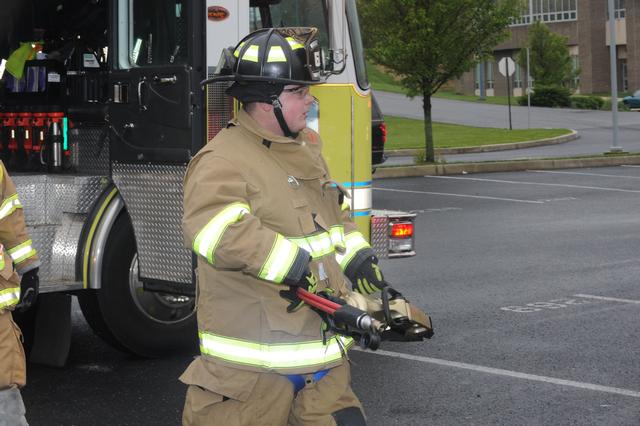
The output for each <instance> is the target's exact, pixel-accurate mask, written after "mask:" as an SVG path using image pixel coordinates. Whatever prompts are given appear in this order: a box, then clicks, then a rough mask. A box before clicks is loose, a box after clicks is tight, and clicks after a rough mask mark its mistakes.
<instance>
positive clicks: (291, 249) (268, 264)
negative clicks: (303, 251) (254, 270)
mask: <svg viewBox="0 0 640 426" xmlns="http://www.w3.org/2000/svg"><path fill="white" fill-rule="evenodd" d="M299 250H300V249H299V248H298V246H297V245H296V244H294V243H292V242H291V241H289V240H287V239H286V238H284V237H283V236H282V235H280V234H277V235H276V240H275V241H274V243H273V247H272V248H271V253H269V256H268V257H267V260H266V261H265V262H264V265H263V266H262V269H261V270H260V273H258V277H260V278H262V279H265V280H267V281H272V282H276V283H281V282H282V280H284V277H286V276H287V273H289V270H290V269H291V266H292V265H293V262H294V261H295V260H296V256H297V255H298V251H299Z"/></svg>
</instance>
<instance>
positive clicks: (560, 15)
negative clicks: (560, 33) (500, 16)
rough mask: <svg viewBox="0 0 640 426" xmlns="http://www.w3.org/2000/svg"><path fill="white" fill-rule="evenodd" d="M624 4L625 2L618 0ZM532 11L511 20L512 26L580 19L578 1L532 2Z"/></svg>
mask: <svg viewBox="0 0 640 426" xmlns="http://www.w3.org/2000/svg"><path fill="white" fill-rule="evenodd" d="M617 1H619V2H622V3H624V0H617ZM529 4H530V5H531V9H529V8H528V7H527V10H525V11H524V13H523V14H522V15H521V16H518V17H515V18H513V19H512V20H511V26H516V25H529V24H531V23H533V22H535V21H542V22H563V21H575V20H577V19H578V2H577V0H531V1H530V3H529Z"/></svg>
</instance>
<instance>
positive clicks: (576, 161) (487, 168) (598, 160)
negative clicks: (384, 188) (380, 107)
mask: <svg viewBox="0 0 640 426" xmlns="http://www.w3.org/2000/svg"><path fill="white" fill-rule="evenodd" d="M621 165H640V155H615V156H611V157H591V158H559V159H553V160H544V159H539V160H514V161H493V162H489V161H487V162H481V163H443V164H424V165H415V166H397V167H393V166H389V167H378V168H377V169H376V171H375V173H374V175H373V178H374V179H384V178H400V177H413V176H427V175H429V176H444V175H457V174H467V173H491V172H513V171H523V170H531V169H537V170H550V169H574V168H581V167H606V166H621Z"/></svg>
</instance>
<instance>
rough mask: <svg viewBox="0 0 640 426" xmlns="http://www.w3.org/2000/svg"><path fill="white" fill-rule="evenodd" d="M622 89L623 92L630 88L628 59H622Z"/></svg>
mask: <svg viewBox="0 0 640 426" xmlns="http://www.w3.org/2000/svg"><path fill="white" fill-rule="evenodd" d="M620 80H621V81H620V82H621V83H622V84H621V85H620V89H621V90H622V91H623V92H627V91H628V90H629V71H628V68H627V60H626V59H620Z"/></svg>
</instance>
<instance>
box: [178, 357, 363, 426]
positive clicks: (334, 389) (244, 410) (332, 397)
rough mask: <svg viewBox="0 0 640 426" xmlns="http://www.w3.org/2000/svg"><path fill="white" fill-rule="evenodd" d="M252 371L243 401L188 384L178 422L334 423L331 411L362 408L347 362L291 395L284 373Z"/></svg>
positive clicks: (238, 425) (243, 425) (228, 425)
mask: <svg viewBox="0 0 640 426" xmlns="http://www.w3.org/2000/svg"><path fill="white" fill-rule="evenodd" d="M256 374H257V375H259V377H258V380H257V381H256V385H255V387H254V388H253V390H252V391H251V394H250V396H249V398H248V399H247V400H246V401H238V400H234V399H229V398H226V397H225V396H223V395H220V394H217V393H214V392H211V391H209V390H206V389H204V388H202V387H199V386H194V385H191V386H189V388H188V390H187V398H186V402H185V407H184V412H183V415H182V424H183V425H184V426H198V425H225V426H249V425H251V426H253V425H260V426H266V425H278V426H280V425H318V426H320V425H323V426H324V425H327V426H329V425H331V426H335V425H336V422H335V420H334V418H333V416H332V413H335V412H336V411H339V410H341V409H344V408H348V407H357V408H358V409H360V410H362V405H361V404H360V401H359V400H358V397H357V396H356V395H355V394H354V393H353V390H352V389H351V372H350V368H349V363H348V362H345V363H344V364H343V365H341V366H339V367H335V368H332V369H331V370H330V371H329V372H328V373H327V374H326V375H325V376H324V377H323V378H322V379H320V380H319V381H318V382H316V383H313V382H311V383H309V381H307V384H306V385H305V387H304V388H303V389H302V390H301V391H300V392H298V394H297V395H296V396H295V397H294V394H293V385H292V383H291V381H289V379H288V378H287V377H286V376H283V375H280V374H275V373H256ZM310 376H312V375H309V376H305V377H310Z"/></svg>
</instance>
